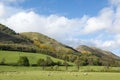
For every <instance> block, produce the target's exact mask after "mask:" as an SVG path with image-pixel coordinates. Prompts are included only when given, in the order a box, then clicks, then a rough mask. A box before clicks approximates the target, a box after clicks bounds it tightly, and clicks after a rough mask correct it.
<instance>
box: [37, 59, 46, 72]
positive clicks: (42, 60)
mask: <svg viewBox="0 0 120 80" xmlns="http://www.w3.org/2000/svg"><path fill="white" fill-rule="evenodd" d="M37 65H38V66H42V67H43V70H44V68H45V60H44V59H39V60H38V61H37Z"/></svg>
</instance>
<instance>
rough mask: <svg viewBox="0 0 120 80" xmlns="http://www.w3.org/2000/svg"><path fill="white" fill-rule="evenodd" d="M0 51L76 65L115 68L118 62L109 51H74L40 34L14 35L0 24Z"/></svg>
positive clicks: (81, 49) (91, 48) (90, 49)
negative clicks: (43, 55)
mask: <svg viewBox="0 0 120 80" xmlns="http://www.w3.org/2000/svg"><path fill="white" fill-rule="evenodd" d="M0 50H7V51H20V52H31V53H39V54H45V55H49V56H52V57H54V58H58V59H62V60H65V61H69V62H74V63H76V64H77V65H111V66H116V65H118V63H119V61H120V58H119V57H118V56H116V55H114V54H113V53H111V52H109V51H104V50H101V49H98V48H95V47H88V46H80V47H78V48H77V49H74V48H72V47H69V46H67V45H64V44H62V43H60V42H58V41H56V40H55V39H52V38H50V37H48V36H46V35H43V34H41V33H36V32H24V33H16V32H15V31H13V30H12V29H10V28H8V27H6V26H5V25H2V24H0ZM113 64H114V65H113Z"/></svg>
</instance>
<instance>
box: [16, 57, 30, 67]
mask: <svg viewBox="0 0 120 80" xmlns="http://www.w3.org/2000/svg"><path fill="white" fill-rule="evenodd" d="M18 65H19V66H29V65H30V64H29V60H28V58H27V57H26V56H20V57H19V60H18Z"/></svg>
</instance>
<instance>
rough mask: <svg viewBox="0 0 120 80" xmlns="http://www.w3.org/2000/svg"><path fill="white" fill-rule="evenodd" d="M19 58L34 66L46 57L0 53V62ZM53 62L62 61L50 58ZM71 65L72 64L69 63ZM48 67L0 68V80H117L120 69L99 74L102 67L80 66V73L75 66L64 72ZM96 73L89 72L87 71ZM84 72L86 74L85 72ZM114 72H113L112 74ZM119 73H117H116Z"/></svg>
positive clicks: (7, 52)
mask: <svg viewBox="0 0 120 80" xmlns="http://www.w3.org/2000/svg"><path fill="white" fill-rule="evenodd" d="M19 56H27V57H28V58H29V60H30V63H31V64H35V63H36V61H37V60H38V59H39V58H43V59H45V58H46V56H47V55H43V54H36V53H35V54H31V53H24V52H13V51H0V61H1V60H2V58H5V62H6V63H16V62H17V60H18V58H19ZM51 58H52V59H53V60H54V61H61V62H63V60H60V59H56V58H53V57H51ZM71 64H72V63H71ZM49 69H50V67H46V68H45V70H42V68H41V67H31V66H30V67H20V66H0V80H119V79H120V67H110V71H112V70H113V71H112V72H99V71H101V70H104V69H105V67H104V66H80V71H76V70H77V68H76V66H69V68H68V70H67V71H66V69H65V67H64V66H60V67H59V70H61V71H49ZM91 70H93V71H96V72H89V71H91ZM85 71H86V72H85ZM114 71H115V72H114ZM117 71H119V72H117Z"/></svg>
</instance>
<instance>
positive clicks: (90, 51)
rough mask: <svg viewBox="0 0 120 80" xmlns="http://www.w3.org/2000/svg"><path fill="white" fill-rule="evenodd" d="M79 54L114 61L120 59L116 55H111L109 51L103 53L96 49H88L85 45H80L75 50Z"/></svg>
mask: <svg viewBox="0 0 120 80" xmlns="http://www.w3.org/2000/svg"><path fill="white" fill-rule="evenodd" d="M76 49H77V50H78V51H79V52H81V53H82V54H91V55H96V56H98V57H101V58H102V57H108V58H114V59H120V57H118V56H117V55H115V54H113V53H112V52H110V51H105V50H102V49H99V48H96V47H89V46H86V45H81V46H79V47H77V48H76Z"/></svg>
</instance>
